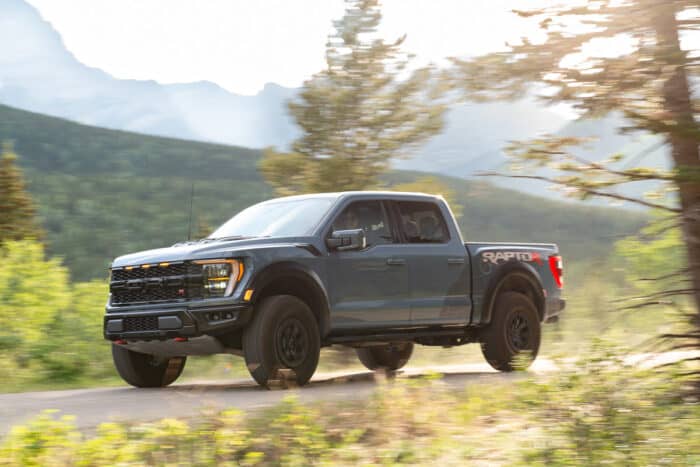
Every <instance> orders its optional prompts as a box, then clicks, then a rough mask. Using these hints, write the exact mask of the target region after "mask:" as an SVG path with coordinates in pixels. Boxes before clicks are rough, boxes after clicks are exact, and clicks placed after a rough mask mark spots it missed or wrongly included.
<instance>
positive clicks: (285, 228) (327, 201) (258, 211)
mask: <svg viewBox="0 0 700 467" xmlns="http://www.w3.org/2000/svg"><path fill="white" fill-rule="evenodd" d="M333 201H335V198H307V199H295V200H286V201H285V200H280V201H268V202H265V203H260V204H256V205H253V206H251V207H249V208H247V209H244V210H243V211H241V212H239V213H238V214H236V215H235V216H233V217H232V218H231V219H230V220H229V221H227V222H226V223H225V224H224V225H222V226H221V227H219V228H218V229H216V231H214V233H212V234H211V235H210V236H209V238H212V239H214V238H223V237H238V236H241V237H297V236H303V235H308V234H309V233H311V231H312V230H313V229H314V228H315V227H316V226H317V225H318V223H319V222H320V221H321V218H322V217H323V215H324V214H325V213H326V212H327V211H328V208H329V207H330V206H331V204H332V203H333Z"/></svg>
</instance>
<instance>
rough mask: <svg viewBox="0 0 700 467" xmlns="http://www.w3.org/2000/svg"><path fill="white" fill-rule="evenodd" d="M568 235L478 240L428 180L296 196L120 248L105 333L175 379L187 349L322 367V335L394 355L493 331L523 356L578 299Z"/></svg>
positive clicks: (504, 367)
mask: <svg viewBox="0 0 700 467" xmlns="http://www.w3.org/2000/svg"><path fill="white" fill-rule="evenodd" d="M562 275H563V271H562V259H561V257H560V255H559V251H558V248H557V246H556V245H553V244H526V243H464V241H463V239H462V235H461V233H460V230H459V228H458V226H457V223H456V222H455V219H454V217H453V215H452V213H451V211H450V208H449V206H448V205H447V203H446V202H445V200H444V199H442V198H441V197H438V196H432V195H426V194H419V193H398V192H343V193H324V194H313V195H302V196H291V197H285V198H278V199H272V200H269V201H265V202H262V203H259V204H256V205H254V206H251V207H249V208H247V209H245V210H243V211H241V212H240V213H238V214H237V215H235V216H234V217H233V218H231V219H230V220H229V221H227V222H226V223H224V224H223V225H222V226H221V227H219V228H218V229H217V230H216V231H214V232H213V233H212V234H211V235H210V236H209V237H207V238H204V239H201V240H197V241H187V242H183V243H178V244H176V245H173V246H172V247H168V248H162V249H156V250H148V251H143V252H140V253H134V254H129V255H126V256H121V257H119V258H117V259H116V260H114V262H113V263H112V267H111V277H110V294H109V300H108V303H107V306H106V313H105V316H104V336H105V338H106V339H107V340H109V341H111V343H112V355H113V357H114V364H115V366H116V369H117V371H118V372H119V374H120V375H121V376H122V378H123V379H124V380H125V381H126V382H127V383H129V384H131V385H133V386H137V387H161V386H167V385H168V384H170V383H172V382H173V381H175V380H176V379H177V378H178V376H179V375H180V373H181V372H182V369H183V368H184V365H185V361H186V358H187V356H191V355H210V354H217V353H229V354H234V355H239V356H243V358H244V359H245V363H246V365H247V368H248V370H249V371H250V374H251V375H252V377H253V379H255V381H256V382H257V383H258V384H260V385H261V386H268V385H269V384H270V383H271V382H273V381H275V380H280V379H286V380H290V379H291V380H295V382H296V384H298V385H303V384H305V383H307V382H308V381H309V379H310V378H311V376H312V375H313V373H314V371H315V370H316V366H317V364H318V360H319V354H320V349H321V347H324V346H331V345H343V346H349V347H353V348H354V349H356V352H357V355H358V357H359V360H360V361H361V362H362V363H363V364H364V365H365V366H366V367H367V368H368V369H371V370H375V369H383V370H384V371H395V370H398V369H399V368H401V367H402V366H403V365H405V364H406V362H407V361H408V359H409V358H410V356H411V353H412V351H413V346H414V344H421V345H432V346H443V347H451V346H457V345H463V344H468V343H479V344H480V345H481V349H482V352H483V354H484V356H485V358H486V360H487V361H488V363H489V364H490V365H491V366H493V367H494V368H496V369H497V370H500V371H512V370H515V369H522V368H525V367H527V366H528V365H529V362H531V361H532V360H534V358H535V357H536V356H537V352H538V350H539V346H540V336H541V324H542V323H544V322H547V321H551V320H555V319H557V318H558V314H559V313H560V312H561V311H562V310H563V309H564V305H565V302H564V300H563V299H562V298H561V289H562V285H563V282H562V281H563V277H562Z"/></svg>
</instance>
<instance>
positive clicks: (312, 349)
mask: <svg viewBox="0 0 700 467" xmlns="http://www.w3.org/2000/svg"><path fill="white" fill-rule="evenodd" d="M320 352H321V337H320V334H319V331H318V324H317V323H316V317H315V316H314V314H313V313H312V312H311V309H310V308H309V307H308V305H307V304H306V303H304V302H303V301H301V300H299V299H298V298H296V297H294V296H292V295H275V296H272V297H268V298H266V299H265V300H263V301H262V303H261V304H260V305H259V306H258V307H256V309H255V317H254V318H253V321H252V322H251V323H250V324H249V325H248V328H247V329H246V330H245V333H244V334H243V355H244V356H245V363H246V366H247V367H248V371H249V372H250V374H251V376H252V377H253V379H254V380H255V381H256V382H257V383H258V384H259V385H261V386H265V387H266V386H267V385H268V383H269V382H270V381H271V380H275V379H279V378H280V373H279V370H283V369H289V370H291V373H292V374H293V375H292V376H293V378H294V379H295V380H296V384H298V385H299V386H303V385H304V384H306V383H308V382H309V380H310V379H311V376H313V374H314V372H315V371H316V366H318V358H319V355H320Z"/></svg>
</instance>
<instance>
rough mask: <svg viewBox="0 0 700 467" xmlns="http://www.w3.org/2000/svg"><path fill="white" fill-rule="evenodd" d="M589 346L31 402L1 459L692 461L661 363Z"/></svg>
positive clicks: (699, 425)
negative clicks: (534, 355) (399, 369)
mask: <svg viewBox="0 0 700 467" xmlns="http://www.w3.org/2000/svg"><path fill="white" fill-rule="evenodd" d="M614 353H617V352H610V351H606V350H605V349H604V348H603V349H601V347H600V346H599V347H597V348H596V350H594V351H593V356H592V357H589V358H586V359H579V360H577V361H575V362H571V361H569V362H565V361H560V362H557V365H559V367H560V371H559V373H557V374H554V375H551V374H550V375H537V376H532V375H531V376H524V377H522V378H518V380H517V381H516V380H510V381H503V379H502V378H498V379H497V380H493V379H487V378H480V379H479V380H478V381H475V382H471V383H470V384H469V386H468V387H467V388H466V389H463V390H462V389H459V388H458V387H457V386H455V385H454V384H449V385H447V384H444V381H443V380H442V379H441V378H440V377H439V376H435V377H428V378H424V379H419V380H411V379H403V380H399V381H389V382H386V383H380V384H379V387H378V389H377V390H376V391H375V392H374V393H373V394H371V395H370V396H369V398H368V399H367V400H356V401H355V400H343V401H335V402H326V403H315V404H312V405H305V404H302V403H300V402H299V401H298V400H297V399H296V398H295V397H288V398H285V399H284V400H283V401H282V402H281V403H280V404H278V405H277V406H275V407H272V408H268V409H266V410H264V411H262V412H251V413H243V412H241V411H238V410H235V409H227V410H224V411H223V412H221V413H218V414H211V413H210V414H203V415H202V416H200V417H197V418H196V419H195V420H194V421H191V422H186V421H182V420H176V419H163V420H160V421H156V422H150V423H140V424H133V425H128V424H118V423H104V424H102V425H101V426H99V427H98V428H97V430H96V431H94V432H92V433H90V434H82V433H80V432H79V431H77V430H76V429H75V427H74V426H73V424H72V421H71V419H70V418H65V417H64V418H61V419H57V418H55V417H54V415H53V414H51V413H48V414H43V415H41V416H40V417H39V418H37V419H36V420H34V421H32V422H30V423H28V424H27V425H26V426H18V427H14V428H13V429H12V430H11V432H10V434H9V435H7V436H6V437H5V439H4V440H2V441H1V442H0V464H1V465H56V466H61V465H85V466H87V465H348V466H350V465H353V466H354V465H403V464H412V465H416V464H417V465H430V464H433V465H464V464H475V463H476V464H488V465H494V464H496V465H582V466H589V465H605V464H612V465H658V464H670V465H694V464H696V463H698V462H699V461H700V454H699V453H700V444H699V443H700V436H698V435H699V434H700V407H698V405H697V403H695V402H694V401H692V400H686V399H685V398H683V397H682V387H681V386H680V385H679V384H678V382H677V381H678V380H677V379H676V378H675V374H674V373H672V372H669V371H668V370H664V371H660V372H658V373H654V372H649V371H646V372H645V371H640V370H637V369H635V368H632V367H629V366H626V365H625V364H624V362H622V361H620V360H618V359H616V358H615V357H614V356H613V354H614Z"/></svg>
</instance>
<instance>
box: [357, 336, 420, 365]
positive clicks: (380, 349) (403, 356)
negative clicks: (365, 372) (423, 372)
mask: <svg viewBox="0 0 700 467" xmlns="http://www.w3.org/2000/svg"><path fill="white" fill-rule="evenodd" d="M356 351H357V356H358V358H359V359H360V361H361V362H362V364H363V365H364V366H366V367H367V368H368V369H370V370H377V369H380V368H383V369H386V370H390V371H395V370H398V369H399V368H402V367H403V366H404V365H405V364H406V363H408V360H409V359H410V358H411V354H412V353H413V343H412V342H397V343H393V344H387V345H377V346H372V347H360V348H358V349H356Z"/></svg>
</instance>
